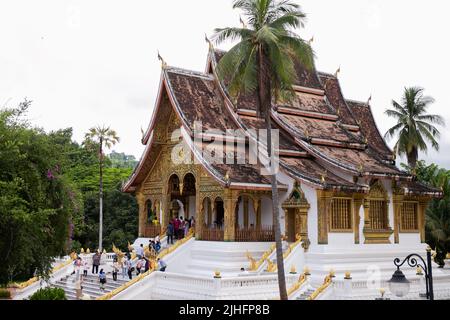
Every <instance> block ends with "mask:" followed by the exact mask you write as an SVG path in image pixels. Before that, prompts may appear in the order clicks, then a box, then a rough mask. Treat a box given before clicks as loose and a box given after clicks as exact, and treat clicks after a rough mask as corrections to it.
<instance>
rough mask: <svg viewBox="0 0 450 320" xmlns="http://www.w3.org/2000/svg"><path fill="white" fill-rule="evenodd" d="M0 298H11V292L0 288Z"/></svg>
mask: <svg viewBox="0 0 450 320" xmlns="http://www.w3.org/2000/svg"><path fill="white" fill-rule="evenodd" d="M0 299H11V292H9V290H7V289H0Z"/></svg>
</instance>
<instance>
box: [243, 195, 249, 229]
mask: <svg viewBox="0 0 450 320" xmlns="http://www.w3.org/2000/svg"><path fill="white" fill-rule="evenodd" d="M243 201H244V228H246V229H247V228H248V197H244V198H243Z"/></svg>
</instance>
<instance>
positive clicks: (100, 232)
mask: <svg viewBox="0 0 450 320" xmlns="http://www.w3.org/2000/svg"><path fill="white" fill-rule="evenodd" d="M99 157H100V158H99V159H100V189H99V198H100V204H99V207H100V213H99V226H98V249H99V250H100V252H102V251H103V139H102V138H100V155H99Z"/></svg>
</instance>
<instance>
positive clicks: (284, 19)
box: [214, 0, 314, 112]
mask: <svg viewBox="0 0 450 320" xmlns="http://www.w3.org/2000/svg"><path fill="white" fill-rule="evenodd" d="M233 8H235V9H240V10H242V11H243V13H244V16H245V17H246V18H247V21H246V23H247V24H248V27H247V25H245V26H244V27H243V28H234V27H231V28H218V29H216V30H215V35H214V40H215V41H216V42H217V43H222V42H224V41H227V40H230V41H234V40H238V41H239V42H238V43H237V44H236V45H235V46H233V47H232V48H231V49H230V50H229V51H228V52H227V53H226V54H225V55H224V56H223V57H222V59H221V60H220V61H219V64H218V68H217V71H218V74H219V77H220V78H222V79H224V80H227V81H228V82H229V84H228V89H229V91H230V93H231V95H233V96H237V95H238V94H239V93H241V92H245V93H251V92H255V91H257V90H264V89H265V88H260V85H261V83H259V80H260V77H259V75H260V74H261V75H262V77H263V78H264V81H265V82H266V83H265V87H266V88H270V91H271V94H272V96H273V97H274V98H275V99H276V100H279V99H289V98H291V97H293V88H292V86H293V85H294V83H295V82H296V80H297V77H298V75H297V71H296V64H301V65H303V66H305V67H306V68H308V69H311V68H313V65H314V53H313V50H312V48H311V46H310V45H309V43H307V42H305V41H304V40H303V39H301V38H300V37H299V36H298V35H296V34H295V33H294V32H292V29H295V28H299V27H303V25H304V22H305V20H306V15H305V14H304V13H303V12H302V11H301V9H300V7H299V6H298V5H297V4H295V3H294V2H292V1H275V0H235V1H234V3H233ZM263 60H264V61H263ZM269 102H270V101H269ZM261 107H262V108H265V107H267V106H261ZM262 111H263V112H265V111H264V110H262Z"/></svg>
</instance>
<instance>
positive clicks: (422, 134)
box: [385, 87, 445, 168]
mask: <svg viewBox="0 0 450 320" xmlns="http://www.w3.org/2000/svg"><path fill="white" fill-rule="evenodd" d="M423 91H424V89H422V88H418V87H411V88H405V91H404V94H403V97H402V103H401V104H400V103H398V102H396V101H394V100H392V107H393V109H388V110H386V112H385V113H386V114H387V115H388V116H390V117H393V118H395V119H396V120H397V124H396V125H395V126H393V127H392V128H391V129H389V130H388V131H387V132H386V134H385V138H387V139H391V138H393V137H394V136H395V135H397V134H398V140H397V142H396V144H395V152H396V153H398V154H399V155H406V156H407V158H408V165H409V166H410V167H412V168H414V167H415V166H416V162H417V159H418V152H419V151H424V152H427V149H428V147H427V142H429V143H431V145H432V147H433V148H434V149H436V150H439V143H438V142H437V140H436V139H439V136H440V132H439V130H438V129H437V128H436V127H435V126H434V124H438V125H442V126H443V125H445V122H444V119H443V118H442V117H441V116H439V115H435V114H428V113H427V109H428V107H429V106H430V105H431V104H432V103H434V99H433V98H431V97H428V96H424V95H423Z"/></svg>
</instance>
